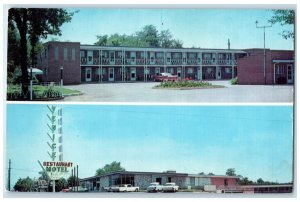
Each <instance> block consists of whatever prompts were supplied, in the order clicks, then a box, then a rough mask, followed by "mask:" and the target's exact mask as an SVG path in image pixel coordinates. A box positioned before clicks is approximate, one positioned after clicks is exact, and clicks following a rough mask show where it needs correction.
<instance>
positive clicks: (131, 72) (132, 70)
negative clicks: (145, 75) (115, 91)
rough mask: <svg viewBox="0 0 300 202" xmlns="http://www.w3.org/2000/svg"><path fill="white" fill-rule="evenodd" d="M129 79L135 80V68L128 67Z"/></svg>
mask: <svg viewBox="0 0 300 202" xmlns="http://www.w3.org/2000/svg"><path fill="white" fill-rule="evenodd" d="M130 81H136V68H135V67H131V68H130Z"/></svg>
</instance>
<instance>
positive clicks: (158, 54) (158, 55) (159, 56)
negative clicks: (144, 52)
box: [156, 53, 164, 59]
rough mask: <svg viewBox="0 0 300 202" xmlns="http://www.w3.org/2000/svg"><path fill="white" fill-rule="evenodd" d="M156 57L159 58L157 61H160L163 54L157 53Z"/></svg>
mask: <svg viewBox="0 0 300 202" xmlns="http://www.w3.org/2000/svg"><path fill="white" fill-rule="evenodd" d="M156 57H157V58H159V59H162V58H164V54H163V53H157V54H156Z"/></svg>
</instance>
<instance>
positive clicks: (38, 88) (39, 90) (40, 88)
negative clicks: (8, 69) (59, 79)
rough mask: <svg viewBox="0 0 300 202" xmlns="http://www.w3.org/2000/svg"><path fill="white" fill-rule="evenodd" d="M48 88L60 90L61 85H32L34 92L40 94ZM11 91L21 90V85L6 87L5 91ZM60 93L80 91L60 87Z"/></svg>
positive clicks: (69, 93) (67, 93)
mask: <svg viewBox="0 0 300 202" xmlns="http://www.w3.org/2000/svg"><path fill="white" fill-rule="evenodd" d="M49 89H52V90H54V91H58V92H60V91H61V87H59V86H42V85H34V86H33V91H34V92H35V93H36V94H41V93H43V92H45V91H47V90H49ZM13 92H21V86H20V85H9V86H8V88H7V93H13ZM62 93H63V95H71V94H75V93H81V91H78V90H72V89H68V88H65V87H64V88H62Z"/></svg>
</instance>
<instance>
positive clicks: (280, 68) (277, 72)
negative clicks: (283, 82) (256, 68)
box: [276, 66, 284, 74]
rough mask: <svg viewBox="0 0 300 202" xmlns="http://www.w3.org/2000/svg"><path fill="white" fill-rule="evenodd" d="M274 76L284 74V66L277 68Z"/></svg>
mask: <svg viewBox="0 0 300 202" xmlns="http://www.w3.org/2000/svg"><path fill="white" fill-rule="evenodd" d="M276 74H284V66H277V67H276Z"/></svg>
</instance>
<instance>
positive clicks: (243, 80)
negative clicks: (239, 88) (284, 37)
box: [237, 49, 294, 85]
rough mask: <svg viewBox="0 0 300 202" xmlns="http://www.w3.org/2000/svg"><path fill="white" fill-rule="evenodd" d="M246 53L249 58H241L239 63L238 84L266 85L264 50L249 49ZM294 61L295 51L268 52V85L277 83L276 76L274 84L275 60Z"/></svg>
mask: <svg viewBox="0 0 300 202" xmlns="http://www.w3.org/2000/svg"><path fill="white" fill-rule="evenodd" d="M245 51H246V52H248V56H246V57H243V58H239V59H238V61H237V64H238V66H237V77H238V84H260V85H262V84H265V80H264V58H263V49H248V50H245ZM293 59H294V52H293V51H283V50H266V84H276V83H277V82H276V76H275V82H274V74H275V72H274V63H273V60H293ZM291 64H293V63H291ZM282 76H286V75H282Z"/></svg>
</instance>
